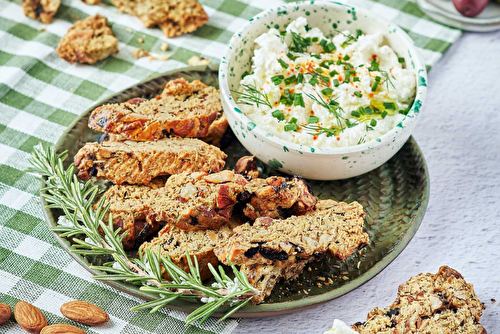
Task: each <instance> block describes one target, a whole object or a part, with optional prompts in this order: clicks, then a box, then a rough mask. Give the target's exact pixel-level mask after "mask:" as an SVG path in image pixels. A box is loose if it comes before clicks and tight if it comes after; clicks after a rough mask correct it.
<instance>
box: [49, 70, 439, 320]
mask: <svg viewBox="0 0 500 334" xmlns="http://www.w3.org/2000/svg"><path fill="white" fill-rule="evenodd" d="M208 70H210V71H212V72H217V69H210V68H209V67H208V66H195V67H183V68H178V69H174V70H170V71H167V72H163V73H161V74H156V75H153V76H149V77H147V78H146V79H145V80H142V81H141V82H138V83H136V84H134V85H132V86H130V87H127V88H125V89H123V90H121V91H119V92H117V93H115V94H112V95H109V96H107V97H105V98H104V99H101V100H99V101H98V102H97V103H95V104H93V105H92V106H91V107H90V108H89V109H87V110H86V111H84V112H83V113H81V114H80V115H79V116H78V117H77V118H76V119H75V120H74V121H73V122H72V123H71V124H70V125H69V126H68V127H67V129H66V131H64V133H63V134H62V135H61V136H60V138H59V139H58V140H57V142H56V143H55V144H54V146H53V148H54V150H55V151H56V152H58V151H59V150H60V148H61V146H62V144H63V143H64V141H65V139H66V137H67V136H68V134H69V133H70V132H71V131H72V130H73V128H74V127H75V125H77V124H78V123H79V122H80V121H81V119H82V118H83V117H85V116H87V115H88V114H89V113H91V112H92V111H93V110H94V109H95V108H96V107H98V106H101V105H102V104H103V102H104V101H108V100H110V99H113V98H115V97H117V96H119V95H121V94H122V93H124V92H125V91H127V90H129V89H130V88H132V87H135V86H139V85H142V84H145V83H147V82H150V81H153V80H157V79H159V78H162V77H165V76H169V75H172V74H175V73H182V72H201V73H202V72H205V71H208ZM408 142H412V144H413V145H415V147H416V149H417V151H418V153H419V155H420V158H421V159H422V166H423V169H424V170H425V173H424V175H425V177H424V179H425V185H424V189H423V196H422V200H421V201H419V202H416V203H417V204H416V205H418V208H417V209H416V212H413V215H412V216H409V218H410V221H412V223H411V225H410V227H409V228H408V231H407V232H406V233H405V234H404V236H403V237H402V238H401V239H399V240H398V242H397V243H396V244H395V245H393V248H392V250H391V251H390V252H389V253H388V254H386V255H385V256H384V257H383V258H382V259H381V260H380V261H378V262H377V263H376V264H375V265H374V266H372V267H371V268H370V269H368V270H367V271H366V272H365V273H364V274H363V275H362V276H360V277H357V278H355V279H353V280H352V281H350V282H349V283H347V284H345V285H343V286H341V287H339V288H336V289H334V290H331V291H328V292H325V293H322V294H318V295H315V296H310V297H306V298H302V299H299V300H293V301H284V302H278V303H271V304H259V305H251V306H246V307H244V308H242V309H240V310H239V311H238V312H236V313H234V314H232V315H231V318H256V317H269V316H276V315H282V314H288V313H293V312H298V311H301V310H305V309H308V308H312V307H315V306H318V305H320V304H323V303H326V302H328V301H331V300H333V299H336V298H338V297H340V296H343V295H345V294H347V293H349V292H351V291H353V290H355V289H357V288H359V287H360V286H362V285H363V284H365V283H367V282H368V281H370V280H371V279H373V278H374V277H375V276H377V275H378V274H379V273H381V272H382V271H383V270H384V269H385V268H386V267H387V266H388V265H389V264H390V263H392V261H394V260H395V259H396V258H397V257H398V256H399V255H400V254H401V253H402V252H403V250H404V249H405V248H406V247H407V246H408V244H409V243H410V241H411V240H412V239H413V237H414V236H415V234H416V232H417V231H418V229H419V227H420V225H421V224H422V221H423V218H424V216H425V213H426V211H427V206H428V203H429V196H430V178H429V169H428V167H427V163H426V160H425V157H424V155H423V153H422V150H421V149H420V147H419V145H418V144H417V142H416V140H415V139H414V138H413V136H410V138H409V139H408V141H407V143H408ZM42 185H43V182H42ZM44 193H45V191H43V190H41V191H40V202H41V205H42V211H43V215H44V218H45V219H44V220H45V223H46V224H47V225H48V227H49V230H50V231H51V233H52V234H53V235H54V237H55V238H56V240H57V242H58V243H59V244H60V245H61V247H62V248H63V249H64V251H65V252H66V253H68V254H69V255H70V256H71V257H72V258H73V259H74V260H75V261H76V262H77V263H78V264H79V265H81V266H82V267H83V268H85V270H87V271H88V272H89V273H90V274H92V275H93V276H95V275H99V274H103V273H102V272H100V271H98V270H94V269H92V268H90V263H89V262H88V261H87V260H86V259H85V258H83V257H81V256H80V255H78V254H75V253H73V252H72V251H71V249H72V247H71V244H70V242H69V240H67V239H66V238H62V237H61V236H60V235H59V234H58V233H57V232H55V231H53V230H52V229H50V227H54V226H57V222H56V219H55V217H54V216H53V214H52V212H51V210H50V209H49V208H47V202H46V200H45V198H43V197H42V195H43V194H44ZM416 205H415V206H416ZM100 282H102V283H104V284H106V285H108V286H110V287H112V288H114V289H116V290H118V291H120V292H123V293H127V294H129V295H131V296H133V297H136V298H139V299H141V300H144V301H149V300H152V299H153V298H154V297H155V296H154V295H153V294H150V293H146V292H143V291H140V290H139V289H138V287H137V286H134V285H132V284H128V283H125V282H121V281H120V282H117V281H100ZM197 307H199V304H198V303H195V302H189V301H184V300H176V301H174V302H173V303H171V304H169V305H167V308H170V309H174V310H179V311H183V312H192V311H194V310H195V309H196V308H197ZM227 310H228V308H227V307H224V308H222V309H221V311H219V312H216V313H214V315H213V316H215V317H220V316H222V315H224V313H225V311H227Z"/></svg>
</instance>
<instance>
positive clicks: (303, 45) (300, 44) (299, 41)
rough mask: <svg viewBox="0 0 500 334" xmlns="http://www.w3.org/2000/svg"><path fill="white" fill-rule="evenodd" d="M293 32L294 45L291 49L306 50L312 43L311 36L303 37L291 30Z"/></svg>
mask: <svg viewBox="0 0 500 334" xmlns="http://www.w3.org/2000/svg"><path fill="white" fill-rule="evenodd" d="M291 34H292V45H291V46H290V50H291V51H293V52H300V53H304V52H306V49H307V47H308V46H309V45H311V38H310V37H302V36H300V35H299V34H297V33H296V32H293V31H292V32H291Z"/></svg>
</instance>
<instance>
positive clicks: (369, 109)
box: [364, 107, 373, 115]
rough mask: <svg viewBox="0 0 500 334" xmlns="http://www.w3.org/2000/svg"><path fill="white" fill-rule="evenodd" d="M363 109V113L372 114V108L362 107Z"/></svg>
mask: <svg viewBox="0 0 500 334" xmlns="http://www.w3.org/2000/svg"><path fill="white" fill-rule="evenodd" d="M364 110H365V113H367V114H368V115H371V114H373V110H372V108H370V107H366V108H364Z"/></svg>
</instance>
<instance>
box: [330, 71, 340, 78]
mask: <svg viewBox="0 0 500 334" xmlns="http://www.w3.org/2000/svg"><path fill="white" fill-rule="evenodd" d="M337 74H339V72H337V71H335V70H333V71H331V72H330V76H331V77H333V76H336V75H337Z"/></svg>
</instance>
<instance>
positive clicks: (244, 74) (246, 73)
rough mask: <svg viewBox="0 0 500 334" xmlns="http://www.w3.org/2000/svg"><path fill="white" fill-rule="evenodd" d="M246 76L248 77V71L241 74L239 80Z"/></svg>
mask: <svg viewBox="0 0 500 334" xmlns="http://www.w3.org/2000/svg"><path fill="white" fill-rule="evenodd" d="M247 75H250V72H248V71H245V72H243V74H242V75H241V79H243V78H245V77H246V76H247Z"/></svg>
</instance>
